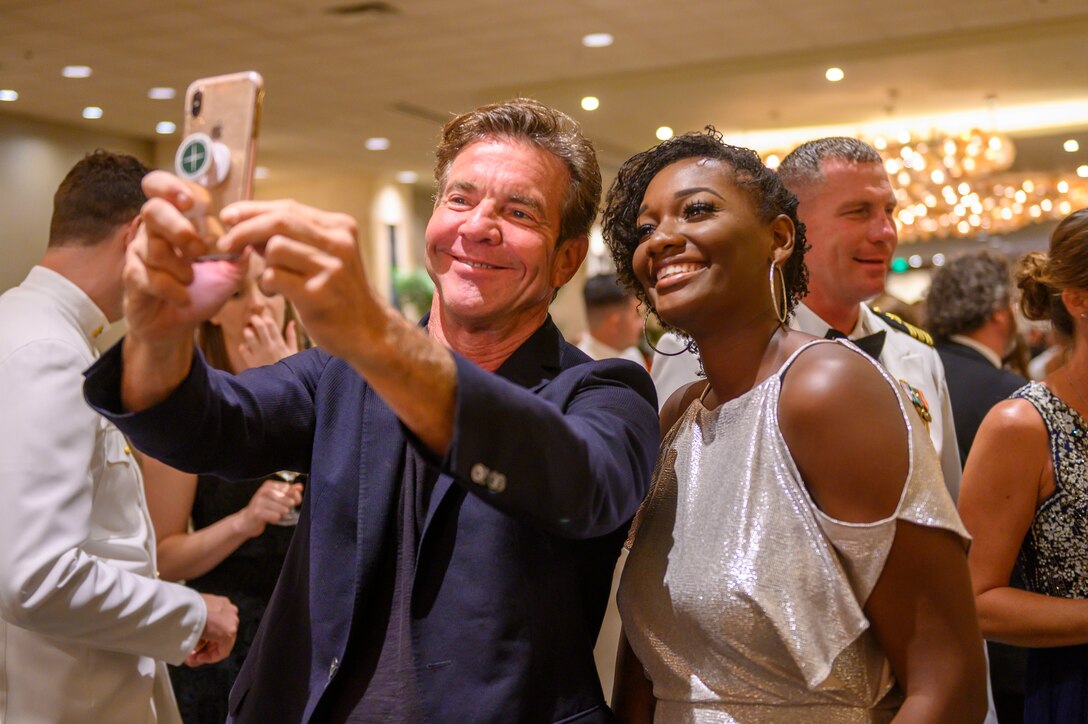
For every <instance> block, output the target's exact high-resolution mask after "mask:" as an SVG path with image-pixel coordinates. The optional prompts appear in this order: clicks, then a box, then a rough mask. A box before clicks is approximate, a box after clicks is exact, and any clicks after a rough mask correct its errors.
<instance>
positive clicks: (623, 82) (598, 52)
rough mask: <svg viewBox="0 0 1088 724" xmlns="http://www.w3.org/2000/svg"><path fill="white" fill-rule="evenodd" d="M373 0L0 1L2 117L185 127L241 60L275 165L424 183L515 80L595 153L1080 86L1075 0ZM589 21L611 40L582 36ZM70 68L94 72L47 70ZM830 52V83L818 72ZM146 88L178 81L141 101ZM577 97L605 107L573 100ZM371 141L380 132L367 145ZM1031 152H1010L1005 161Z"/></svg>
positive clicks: (130, 130) (1085, 68) (1070, 97)
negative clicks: (587, 40) (184, 103)
mask: <svg viewBox="0 0 1088 724" xmlns="http://www.w3.org/2000/svg"><path fill="white" fill-rule="evenodd" d="M387 2H388V6H389V7H390V8H392V12H389V13H368V14H365V15H360V16H340V15H334V14H331V13H329V12H328V9H329V8H331V7H335V6H337V5H342V4H345V0H313V1H309V0H226V1H225V2H223V1H221V2H205V1H203V0H173V1H172V2H158V1H149V0H101V1H96V2H90V1H88V0H0V88H11V89H14V90H17V91H18V92H19V100H18V101H17V102H15V103H0V113H13V114H20V115H24V116H30V117H36V118H43V119H48V120H52V121H60V122H64V123H72V124H82V123H91V122H92V121H83V120H82V119H81V118H80V111H81V109H82V108H83V107H84V106H87V105H97V106H100V107H102V108H103V109H104V116H103V118H102V119H100V120H98V121H93V122H94V123H97V124H100V126H101V127H103V128H105V129H108V130H111V131H118V132H123V133H125V134H129V135H133V136H142V137H146V138H152V137H154V131H153V129H154V126H155V123H156V122H158V121H161V120H173V121H176V122H180V118H181V96H182V94H183V93H184V88H185V86H186V85H188V83H189V82H190V81H191V80H192V79H194V78H196V77H200V76H204V75H216V74H219V73H225V72H231V71H237V70H246V69H255V70H258V71H260V72H261V73H262V74H263V75H264V77H265V81H266V86H267V98H266V106H265V112H264V118H263V121H262V129H261V150H260V162H261V164H262V165H265V166H268V167H269V168H270V169H271V171H272V173H281V172H283V173H290V172H292V171H293V170H298V169H301V168H304V167H316V168H319V169H320V168H337V169H339V170H344V169H354V170H369V171H374V172H379V173H385V172H393V171H399V170H406V169H408V170H414V171H417V172H419V174H420V176H421V179H422V180H423V181H426V178H427V174H428V173H429V171H430V168H431V165H432V155H431V154H432V150H433V147H434V144H435V141H436V138H437V132H438V128H439V125H440V123H441V121H442V120H443V119H445V118H447V117H448V116H449V114H450V113H454V112H460V111H463V110H467V109H469V108H472V107H474V106H476V105H478V104H480V103H483V102H486V101H493V100H501V99H503V98H507V97H510V96H513V95H517V94H524V95H531V96H534V97H537V98H539V99H541V100H543V101H544V102H546V103H549V104H552V105H555V106H558V107H560V108H562V109H564V110H566V111H568V112H570V113H571V114H572V115H574V116H575V117H577V118H579V119H580V120H581V121H582V122H583V124H584V126H585V128H586V130H587V132H588V133H589V135H590V136H591V137H592V138H593V139H594V140H595V141H596V142H597V145H598V148H599V149H600V151H601V157H602V162H603V165H604V166H605V168H606V170H609V169H614V168H615V166H616V165H618V163H619V162H621V161H622V160H623V159H624V158H626V157H627V156H628V155H630V154H631V153H633V152H635V151H638V150H641V149H643V148H646V147H648V146H649V145H651V144H653V143H655V142H656V141H655V139H654V135H653V134H654V129H656V128H657V127H658V126H659V125H663V124H665V125H669V126H672V127H673V128H674V129H676V130H677V131H684V130H691V129H696V128H701V127H702V126H704V125H706V124H708V123H709V124H713V125H715V126H717V127H718V128H720V129H722V130H723V131H727V132H732V133H740V132H755V131H762V130H773V129H781V128H790V127H799V126H806V127H807V126H816V125H825V124H829V125H831V124H833V125H840V126H855V125H856V126H858V127H860V126H861V124H864V123H867V122H872V121H875V120H881V119H888V118H891V119H895V118H900V117H904V118H905V117H915V116H929V115H931V114H945V113H951V112H963V111H970V110H978V109H980V108H987V107H989V108H990V111H991V118H993V119H999V118H1000V115H999V113H997V112H998V111H1000V110H1001V109H1006V108H1013V107H1018V106H1021V105H1024V104H1034V103H1056V102H1067V101H1081V102H1085V103H1088V42H1086V41H1088V0H958V1H956V2H950V1H949V0H900V2H883V1H882V2H873V1H872V0H868V1H866V0H822V1H821V2H793V1H791V0H729V1H728V2H727V1H725V0H550V1H549V0H536V1H535V2H528V1H521V2H519V1H518V0H461V1H460V2H449V1H447V0H387ZM590 32H609V33H611V34H612V35H613V36H614V37H615V43H614V44H613V45H612V46H611V47H608V48H603V49H587V48H584V47H582V45H581V43H580V38H581V36H582V35H583V34H585V33H590ZM69 64H82V65H89V66H91V67H93V69H94V74H93V76H92V77H90V78H88V79H83V80H77V79H65V78H62V77H61V76H60V69H61V67H62V66H65V65H69ZM830 65H837V66H840V67H842V68H843V69H844V70H845V71H846V79H845V80H843V81H842V82H840V83H837V84H831V83H829V82H827V81H826V80H825V79H824V77H823V74H824V70H825V69H826V68H827V67H828V66H830ZM152 86H173V87H176V88H177V89H178V98H177V99H175V100H172V101H154V100H149V99H148V98H147V97H146V93H147V89H148V88H150V87H152ZM587 94H592V95H596V96H598V97H599V98H600V99H601V107H600V109H599V110H597V111H595V112H592V113H590V112H586V111H583V110H582V109H581V108H580V106H579V100H580V98H581V97H582V96H583V95H587ZM987 98H989V99H990V100H987ZM995 109H996V110H995ZM1039 115H1040V118H1039V125H1040V126H1046V125H1053V123H1050V121H1051V120H1052V119H1050V118H1047V117H1046V114H1039ZM1060 125H1061V126H1063V127H1062V128H1058V129H1054V128H1050V129H1047V130H1046V131H1045V132H1038V133H1034V134H1032V133H1030V132H1029V133H1027V134H1026V135H1029V136H1030V135H1036V136H1046V137H1048V138H1049V137H1050V136H1052V135H1053V136H1054V138H1055V139H1059V140H1060V139H1061V138H1066V137H1077V138H1079V139H1080V141H1081V146H1082V150H1081V151H1080V153H1079V154H1077V155H1074V154H1063V153H1062V152H1061V151H1060V148H1059V149H1057V150H1055V148H1053V146H1054V145H1055V144H1057V143H1059V140H1054V142H1053V143H1051V142H1050V141H1045V142H1044V141H1037V142H1035V145H1036V146H1038V149H1039V153H1040V156H1039V159H1040V160H1039V161H1038V163H1039V164H1046V165H1047V168H1050V167H1052V165H1053V164H1058V165H1062V164H1066V165H1068V166H1069V168H1073V167H1074V166H1076V165H1079V164H1083V163H1088V117H1084V118H1080V119H1074V120H1069V121H1062V122H1061V124H1060ZM998 130H1001V129H998ZM1055 134H1058V135H1055ZM1021 135H1024V134H1021ZM368 136H385V137H388V138H389V139H391V141H392V147H391V148H390V149H389V150H388V151H383V152H374V151H367V150H365V149H364V147H363V140H364V139H365V138H366V137H368ZM1032 147H1033V146H1032V144H1031V143H1028V144H1027V145H1026V146H1025V148H1028V149H1030V148H1032ZM1044 158H1045V159H1046V160H1045V161H1044V160H1042V159H1044ZM1032 163H1033V157H1031V156H1028V157H1026V158H1025V157H1024V156H1023V151H1022V154H1021V160H1020V161H1019V162H1018V164H1017V165H1018V166H1025V165H1026V166H1031V165H1032Z"/></svg>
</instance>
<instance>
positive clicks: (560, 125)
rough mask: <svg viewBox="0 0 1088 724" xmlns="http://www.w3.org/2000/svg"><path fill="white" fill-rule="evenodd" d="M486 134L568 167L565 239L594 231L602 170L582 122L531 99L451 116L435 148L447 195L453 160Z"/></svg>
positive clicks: (563, 215) (563, 214) (563, 216)
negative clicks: (518, 143) (529, 148)
mask: <svg viewBox="0 0 1088 724" xmlns="http://www.w3.org/2000/svg"><path fill="white" fill-rule="evenodd" d="M485 138H510V139H513V140H516V141H522V142H525V143H528V144H530V145H533V146H536V147H537V148H540V149H542V150H544V151H548V152H549V153H551V154H552V155H554V156H555V157H556V158H558V159H559V160H560V161H562V162H563V165H564V166H566V168H567V171H568V172H569V173H570V185H569V187H568V188H567V193H566V195H565V196H564V198H563V208H562V210H561V211H560V222H559V238H558V239H557V241H566V240H567V239H573V238H575V237H578V236H585V235H588V234H589V228H590V226H592V225H593V220H594V219H595V218H596V217H597V205H598V204H599V203H600V200H601V169H600V167H599V166H598V165H597V154H596V152H595V151H594V149H593V143H592V142H590V140H589V139H588V138H586V137H585V136H583V135H582V128H581V126H579V125H578V122H577V121H575V120H574V119H573V118H571V117H570V116H568V115H567V114H566V113H563V112H562V111H557V110H555V109H554V108H549V107H547V106H545V105H544V104H543V103H540V102H538V101H535V100H533V99H531V98H515V99H514V100H510V101H506V102H504V103H493V104H490V105H486V106H482V107H480V108H477V109H476V110H474V111H470V112H468V113H464V114H462V115H460V116H457V117H456V118H453V119H451V120H450V121H449V122H448V123H446V125H445V126H443V128H442V140H441V141H440V142H439V144H438V149H437V150H436V151H435V156H436V157H437V164H436V165H435V169H434V179H435V182H436V183H437V184H438V193H439V195H441V193H442V191H443V190H444V189H445V187H446V178H447V176H448V174H449V170H450V166H451V165H453V159H454V158H456V157H457V154H459V153H460V152H461V151H462V150H464V148H465V147H466V146H469V145H471V144H472V143H475V142H476V141H482V140H484V139H485Z"/></svg>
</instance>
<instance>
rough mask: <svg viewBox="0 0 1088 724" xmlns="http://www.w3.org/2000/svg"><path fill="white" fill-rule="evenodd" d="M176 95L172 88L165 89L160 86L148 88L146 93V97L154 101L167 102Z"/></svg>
mask: <svg viewBox="0 0 1088 724" xmlns="http://www.w3.org/2000/svg"><path fill="white" fill-rule="evenodd" d="M177 94H178V92H177V91H176V90H174V89H173V88H166V87H162V86H158V87H155V88H149V89H148V91H147V97H148V98H150V99H152V100H155V101H168V100H170V99H171V98H173V97H174V96H176V95H177Z"/></svg>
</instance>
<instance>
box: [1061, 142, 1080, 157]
mask: <svg viewBox="0 0 1088 724" xmlns="http://www.w3.org/2000/svg"><path fill="white" fill-rule="evenodd" d="M1062 148H1064V149H1065V150H1066V151H1067V152H1068V153H1076V152H1077V151H1079V150H1080V144H1079V143H1078V142H1077V139H1075V138H1070V139H1069V140H1068V141H1066V142H1065V143H1063V144H1062Z"/></svg>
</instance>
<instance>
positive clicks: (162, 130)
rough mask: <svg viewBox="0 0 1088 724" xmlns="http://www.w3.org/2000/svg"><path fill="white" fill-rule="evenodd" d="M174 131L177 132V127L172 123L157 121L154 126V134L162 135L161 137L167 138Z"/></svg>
mask: <svg viewBox="0 0 1088 724" xmlns="http://www.w3.org/2000/svg"><path fill="white" fill-rule="evenodd" d="M176 130H178V127H177V124H175V123H174V122H173V121H159V122H158V123H156V124H155V133H159V134H162V135H163V136H169V135H170V134H171V133H173V132H174V131H176Z"/></svg>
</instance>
